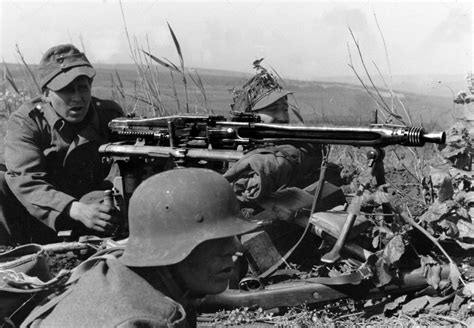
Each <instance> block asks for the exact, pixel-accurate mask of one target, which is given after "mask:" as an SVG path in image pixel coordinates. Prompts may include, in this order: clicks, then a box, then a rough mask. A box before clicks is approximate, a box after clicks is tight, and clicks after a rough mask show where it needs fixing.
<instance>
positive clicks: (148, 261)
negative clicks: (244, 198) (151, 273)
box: [121, 168, 258, 267]
mask: <svg viewBox="0 0 474 328" xmlns="http://www.w3.org/2000/svg"><path fill="white" fill-rule="evenodd" d="M128 213H129V230H130V235H129V240H128V243H127V245H126V247H125V251H124V254H123V256H122V257H121V261H122V263H123V264H125V265H127V266H136V267H143V266H163V265H171V264H175V263H179V262H181V261H182V260H184V259H185V258H186V257H187V256H188V255H189V253H191V251H192V250H193V249H194V248H195V247H196V246H197V245H199V244H200V243H202V242H204V241H206V240H210V239H218V238H223V237H230V236H234V235H241V234H244V233H247V232H250V231H253V230H255V229H256V228H257V227H258V224H256V223H253V222H249V221H246V220H244V219H243V217H242V214H241V212H240V208H239V204H238V202H237V198H236V196H235V194H234V192H233V191H232V188H231V186H230V184H229V182H228V181H227V180H226V179H225V178H224V177H223V176H222V175H220V174H218V173H216V172H214V171H212V170H208V169H202V168H183V169H174V170H170V171H165V172H162V173H159V174H156V175H154V176H152V177H150V178H148V179H147V180H145V181H144V182H143V183H141V184H140V185H139V186H138V188H137V189H136V190H135V192H134V193H133V195H132V197H131V199H130V205H129V211H128Z"/></svg>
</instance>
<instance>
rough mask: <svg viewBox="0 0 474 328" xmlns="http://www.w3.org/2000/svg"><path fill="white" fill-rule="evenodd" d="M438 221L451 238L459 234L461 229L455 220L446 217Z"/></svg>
mask: <svg viewBox="0 0 474 328" xmlns="http://www.w3.org/2000/svg"><path fill="white" fill-rule="evenodd" d="M436 223H437V225H438V226H439V227H441V228H442V229H443V233H444V234H445V235H446V236H448V237H449V238H453V239H455V238H457V237H458V236H459V229H458V227H457V225H456V223H455V222H453V221H451V220H449V219H444V220H441V221H438V222H436Z"/></svg>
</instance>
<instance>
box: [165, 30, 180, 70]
mask: <svg viewBox="0 0 474 328" xmlns="http://www.w3.org/2000/svg"><path fill="white" fill-rule="evenodd" d="M167 24H168V29H169V30H170V33H171V37H172V38H173V42H174V45H175V47H176V51H177V52H178V55H179V60H180V61H181V63H183V54H182V52H181V46H180V45H179V42H178V38H177V37H176V35H175V34H174V31H173V29H172V28H171V25H170V23H167Z"/></svg>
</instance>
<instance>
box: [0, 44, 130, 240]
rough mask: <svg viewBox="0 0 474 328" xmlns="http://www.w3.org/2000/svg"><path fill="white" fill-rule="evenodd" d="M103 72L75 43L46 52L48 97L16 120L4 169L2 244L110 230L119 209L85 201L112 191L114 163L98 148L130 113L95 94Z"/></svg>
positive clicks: (43, 69)
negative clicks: (99, 73) (112, 123)
mask: <svg viewBox="0 0 474 328" xmlns="http://www.w3.org/2000/svg"><path fill="white" fill-rule="evenodd" d="M95 73H96V72H95V70H94V68H93V67H92V65H91V64H90V62H89V60H88V59H87V58H86V56H85V55H84V54H83V53H82V52H80V51H79V50H78V49H77V48H75V47H74V46H73V45H69V44H66V45H58V46H55V47H52V48H50V49H48V50H47V51H46V53H45V54H44V55H43V57H42V59H41V61H40V64H39V67H38V75H39V80H40V87H41V89H42V95H41V97H37V98H35V99H33V100H31V101H28V102H26V103H24V104H23V105H22V106H21V107H20V108H19V109H18V110H17V111H15V112H14V113H13V114H12V115H11V117H10V118H9V120H8V123H7V131H6V137H5V164H6V167H7V171H6V172H0V241H1V242H2V244H6V245H8V244H12V245H15V244H21V243H29V242H37V243H50V242H55V241H57V240H58V239H57V235H56V233H57V231H61V230H72V231H73V233H75V234H78V235H79V234H86V233H94V234H96V233H104V234H110V233H111V232H113V231H114V230H115V229H116V223H115V217H114V215H113V213H112V209H111V208H110V207H108V206H106V205H105V204H100V203H94V204H86V203H83V202H81V201H80V198H81V197H82V196H83V195H84V194H86V193H88V192H90V191H92V190H101V189H102V190H103V189H106V188H109V187H110V185H111V184H107V183H105V182H104V179H105V178H106V176H107V175H108V173H109V169H110V167H109V166H107V165H104V164H103V163H102V161H101V158H100V156H99V153H98V147H99V145H101V144H103V143H106V142H107V141H108V140H109V131H108V128H107V124H108V123H109V121H110V120H112V119H113V118H115V117H118V116H122V113H123V111H122V109H121V108H120V106H119V105H118V104H116V103H115V102H113V101H108V100H101V99H98V98H95V97H92V93H91V87H92V81H93V78H94V76H95Z"/></svg>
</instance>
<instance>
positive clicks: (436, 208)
mask: <svg viewBox="0 0 474 328" xmlns="http://www.w3.org/2000/svg"><path fill="white" fill-rule="evenodd" d="M449 211H450V208H449V207H448V204H446V203H440V202H439V201H435V202H434V203H433V204H432V205H431V206H430V207H429V208H428V210H427V211H426V212H425V213H423V215H422V216H421V218H420V220H422V221H425V222H434V221H438V220H439V219H441V217H442V216H443V215H445V214H446V213H448V212H449Z"/></svg>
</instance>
